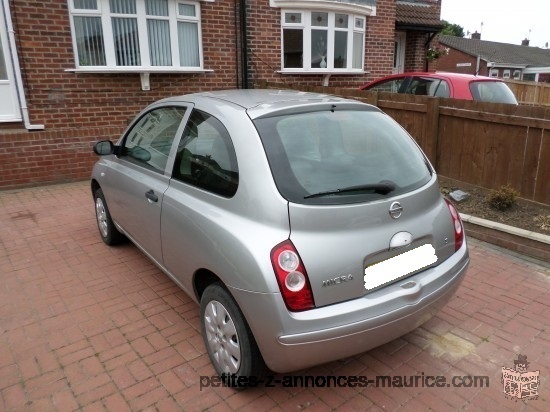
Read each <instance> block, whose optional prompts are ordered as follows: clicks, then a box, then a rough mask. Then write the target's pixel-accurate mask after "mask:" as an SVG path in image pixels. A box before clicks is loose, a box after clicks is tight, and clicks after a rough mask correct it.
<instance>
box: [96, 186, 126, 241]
mask: <svg viewBox="0 0 550 412" xmlns="http://www.w3.org/2000/svg"><path fill="white" fill-rule="evenodd" d="M94 203H95V216H96V220H97V227H98V229H99V234H100V235H101V239H102V240H103V241H104V242H105V243H106V244H108V245H109V246H112V245H116V244H119V243H121V242H122V241H123V240H124V239H125V237H124V235H123V234H122V233H120V232H119V231H118V229H117V228H116V226H115V224H114V223H113V220H112V219H111V214H110V213H109V208H108V207H107V202H106V201H105V196H103V191H102V190H101V189H97V190H96V191H95V192H94Z"/></svg>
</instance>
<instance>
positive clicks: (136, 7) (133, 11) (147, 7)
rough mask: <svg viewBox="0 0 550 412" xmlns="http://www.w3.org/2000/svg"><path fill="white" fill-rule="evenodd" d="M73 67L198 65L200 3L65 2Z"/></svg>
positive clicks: (141, 0) (169, 0) (166, 0)
mask: <svg viewBox="0 0 550 412" xmlns="http://www.w3.org/2000/svg"><path fill="white" fill-rule="evenodd" d="M69 6H70V13H71V30H72V35H73V45H74V50H75V58H76V67H77V69H78V68H81V69H82V68H97V69H100V68H104V69H105V68H107V69H119V70H121V71H123V70H124V69H127V70H128V69H157V70H158V69H168V70H170V69H184V70H185V69H189V70H193V69H195V70H196V69H201V68H202V44H201V26H200V24H201V23H200V5H199V2H196V1H177V0H69Z"/></svg>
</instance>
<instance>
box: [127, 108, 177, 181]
mask: <svg viewBox="0 0 550 412" xmlns="http://www.w3.org/2000/svg"><path fill="white" fill-rule="evenodd" d="M184 114H185V108H183V107H162V108H159V109H154V110H151V111H150V112H148V113H146V114H145V115H143V117H142V118H141V119H140V120H139V121H138V122H137V123H136V124H135V125H134V126H133V127H132V129H131V130H130V131H129V132H128V134H127V135H126V138H125V139H124V144H123V150H122V154H123V155H124V156H125V158H126V159H127V160H129V161H131V162H132V163H136V164H139V165H141V166H145V167H147V168H149V169H152V170H155V171H157V172H160V173H164V169H165V168H166V162H167V161H168V155H169V154H170V148H171V147H172V142H173V141H174V138H175V137H176V131H177V130H178V127H179V125H180V123H181V120H182V118H183V115H184Z"/></svg>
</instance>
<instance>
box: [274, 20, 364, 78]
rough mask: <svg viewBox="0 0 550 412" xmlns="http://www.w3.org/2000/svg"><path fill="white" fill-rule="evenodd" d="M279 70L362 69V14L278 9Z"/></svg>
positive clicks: (354, 70) (355, 70)
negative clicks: (280, 39) (280, 67)
mask: <svg viewBox="0 0 550 412" xmlns="http://www.w3.org/2000/svg"><path fill="white" fill-rule="evenodd" d="M281 21H282V30H281V31H282V68H283V71H289V72H296V71H298V72H305V71H321V72H322V71H327V72H328V71H337V72H347V71H349V72H357V71H362V70H363V65H364V63H363V62H364V50H365V23H366V19H365V17H363V16H357V15H353V14H345V13H339V12H331V11H305V10H304V11H297V10H283V11H282V20H281Z"/></svg>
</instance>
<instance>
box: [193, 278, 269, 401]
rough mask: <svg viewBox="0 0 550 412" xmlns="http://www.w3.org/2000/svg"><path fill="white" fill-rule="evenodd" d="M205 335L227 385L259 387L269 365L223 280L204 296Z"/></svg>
mask: <svg viewBox="0 0 550 412" xmlns="http://www.w3.org/2000/svg"><path fill="white" fill-rule="evenodd" d="M201 327H202V336H203V339H204V344H205V346H206V350H207V351H208V356H209V357H210V361H211V362H212V365H213V366H214V369H215V370H216V373H217V374H218V375H219V376H220V377H221V378H222V380H223V382H224V384H225V385H227V386H229V387H232V388H235V389H239V390H242V389H245V388H247V387H249V386H256V385H257V384H258V383H259V381H260V380H261V379H262V378H263V377H264V376H265V372H266V370H267V369H266V366H265V363H264V360H263V358H262V355H261V353H260V350H259V349H258V345H257V344H256V340H255V339H254V336H253V335H252V332H251V331H250V328H249V326H248V323H247V322H246V320H245V318H244V316H243V314H242V312H241V310H240V309H239V307H238V306H237V303H236V302H235V300H234V299H233V297H232V296H231V295H230V294H229V292H228V291H227V289H225V287H224V286H223V285H222V284H220V283H213V284H211V285H210V286H208V287H207V288H206V289H205V291H204V293H203V295H202V297H201Z"/></svg>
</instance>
